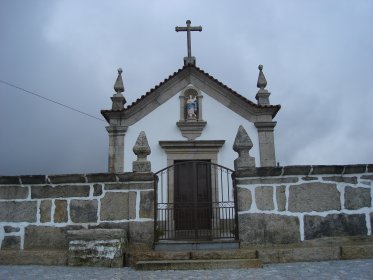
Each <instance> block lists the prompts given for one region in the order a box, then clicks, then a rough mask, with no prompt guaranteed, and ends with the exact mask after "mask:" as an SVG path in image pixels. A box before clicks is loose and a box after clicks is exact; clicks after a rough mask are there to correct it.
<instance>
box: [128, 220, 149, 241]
mask: <svg viewBox="0 0 373 280" xmlns="http://www.w3.org/2000/svg"><path fill="white" fill-rule="evenodd" d="M128 240H129V242H130V243H144V244H146V245H148V246H149V247H151V246H152V245H153V241H154V222H152V221H149V222H129V235H128Z"/></svg>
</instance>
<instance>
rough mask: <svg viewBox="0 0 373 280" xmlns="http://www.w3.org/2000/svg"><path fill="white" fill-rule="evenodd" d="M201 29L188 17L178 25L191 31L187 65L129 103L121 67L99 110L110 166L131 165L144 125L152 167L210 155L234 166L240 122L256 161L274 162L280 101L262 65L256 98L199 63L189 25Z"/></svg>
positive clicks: (262, 163)
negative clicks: (108, 104)
mask: <svg viewBox="0 0 373 280" xmlns="http://www.w3.org/2000/svg"><path fill="white" fill-rule="evenodd" d="M183 28H184V29H183ZM193 28H194V29H193ZM201 30H202V27H191V26H190V21H187V27H182V28H181V27H177V28H176V31H187V33H188V56H187V57H185V58H184V66H183V67H182V68H181V69H179V70H178V71H177V72H175V73H174V74H173V75H171V76H169V77H168V78H167V79H165V80H164V81H162V82H161V83H160V84H158V85H157V86H155V87H154V88H153V89H151V90H150V91H149V92H147V93H146V94H144V95H143V96H142V97H141V98H139V99H138V100H136V101H135V102H134V103H132V104H130V105H128V106H125V97H124V96H123V92H124V85H123V80H122V70H121V69H118V77H117V80H116V82H115V85H114V90H115V92H116V93H115V94H114V95H113V96H112V97H111V99H112V108H111V110H102V111H101V113H102V115H103V116H104V117H105V119H106V120H107V122H108V123H109V126H108V127H107V131H108V133H109V168H108V169H109V170H108V171H109V172H129V171H132V162H133V161H135V160H136V155H135V154H134V152H133V150H132V149H133V147H134V145H135V142H136V139H137V137H138V136H139V134H140V132H141V131H144V132H145V134H146V137H147V140H148V143H149V146H150V150H151V153H150V155H149V156H148V158H147V159H148V160H149V161H150V162H151V170H152V171H153V172H156V171H158V170H160V169H162V168H165V167H167V166H170V165H173V164H174V163H175V162H176V161H182V160H206V161H210V162H211V163H214V164H219V165H222V166H225V167H228V168H230V169H233V162H234V159H235V158H236V157H237V154H236V153H235V152H234V151H233V149H232V147H233V144H234V141H235V136H236V133H237V129H238V127H239V126H240V125H242V126H243V127H244V129H245V130H246V132H247V134H248V135H249V137H250V138H251V141H252V143H253V148H252V149H251V150H250V154H251V156H253V157H254V158H255V160H256V166H275V165H276V156H275V141H274V128H275V126H276V122H275V121H274V117H275V116H276V114H277V112H278V111H279V110H280V105H271V104H270V102H269V95H270V92H268V91H267V90H266V89H265V87H266V84H267V82H266V79H265V77H264V74H263V72H262V69H263V66H261V65H259V77H258V83H257V86H258V88H259V90H258V92H257V94H256V96H255V98H256V100H257V102H255V103H254V102H252V101H250V100H248V99H247V98H245V97H244V96H243V95H241V94H239V93H237V92H235V91H234V90H232V89H231V88H229V87H228V86H226V85H224V84H223V83H221V82H220V81H218V80H217V79H215V78H214V77H212V76H211V75H209V74H208V73H206V72H204V71H203V70H201V69H200V68H198V67H197V66H196V62H195V58H194V57H192V56H191V51H190V31H201Z"/></svg>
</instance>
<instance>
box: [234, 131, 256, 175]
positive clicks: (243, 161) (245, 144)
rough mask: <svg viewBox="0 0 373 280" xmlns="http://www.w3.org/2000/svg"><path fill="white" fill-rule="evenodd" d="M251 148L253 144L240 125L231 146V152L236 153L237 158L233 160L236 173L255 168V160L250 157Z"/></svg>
mask: <svg viewBox="0 0 373 280" xmlns="http://www.w3.org/2000/svg"><path fill="white" fill-rule="evenodd" d="M252 147H253V142H252V141H251V139H250V137H249V135H248V134H247V132H246V130H245V129H244V127H243V126H242V125H240V126H239V128H238V131H237V134H236V138H235V139H234V144H233V150H234V151H235V152H236V153H238V158H236V159H235V160H234V170H236V171H238V170H243V169H247V168H253V167H255V158H254V157H252V156H250V150H251V149H252Z"/></svg>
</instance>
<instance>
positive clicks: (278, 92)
mask: <svg viewBox="0 0 373 280" xmlns="http://www.w3.org/2000/svg"><path fill="white" fill-rule="evenodd" d="M187 19H190V20H191V21H192V25H202V27H203V31H202V32H201V33H199V32H194V33H193V34H192V54H193V55H194V56H196V58H197V66H198V67H200V68H201V69H203V70H204V71H205V72H207V73H209V74H210V75H212V76H214V77H215V78H217V79H219V80H220V81H221V82H223V83H224V84H226V85H228V86H229V87H231V88H232V89H234V90H235V91H237V92H239V93H240V94H242V95H244V96H245V97H247V98H249V99H250V100H253V101H255V94H256V92H257V88H256V81H257V77H258V69H257V67H258V64H263V65H264V73H265V76H266V78H267V81H268V86H267V89H268V90H269V91H270V92H271V96H270V102H271V104H281V106H282V108H281V110H280V112H279V113H278V115H277V116H276V118H275V120H276V121H277V122H278V124H277V126H276V128H275V141H276V155H277V160H278V161H279V162H280V164H281V165H295V164H357V163H373V144H372V140H373V126H372V123H373V113H372V111H373V110H372V108H373V1H370V0H366V1H364V0H358V1H348V0H346V1H343V0H334V1H332V0H319V1H315V0H312V1H300V0H294V1H290V0H289V1H277V0H273V1H217V0H214V1H200V0H199V1H193V0H189V1H171V0H169V1H166V0H164V1H145V0H143V1H122V0H118V1H112V0H108V1H88V0H87V1H81V0H79V1H77V0H71V1H68V0H65V1H62V0H61V1H57V0H56V1H47V0H34V1H28V0H23V1H21V0H1V1H0V80H3V81H6V82H10V83H13V84H16V85H18V86H20V87H23V88H25V89H27V90H29V91H33V92H36V93H38V94H41V95H43V96H45V97H48V98H50V99H53V100H56V101H58V102H61V103H63V104H66V105H69V106H72V107H75V108H77V109H79V110H82V111H84V112H87V113H89V114H91V115H94V116H97V117H99V118H101V115H100V110H101V109H110V107H111V101H110V96H112V94H113V93H114V92H113V84H114V81H115V79H116V69H117V68H118V67H122V68H123V70H124V72H123V74H124V83H125V89H126V90H125V97H126V99H127V101H128V103H127V105H128V104H130V103H131V102H132V101H134V100H136V99H137V98H138V97H140V96H141V95H142V94H144V93H146V92H147V91H148V90H150V89H151V88H153V87H154V86H155V85H157V84H158V83H160V82H161V81H163V80H164V79H165V78H167V77H168V76H169V75H171V74H172V73H173V72H175V71H177V70H178V69H179V68H181V67H182V66H183V57H184V56H185V55H186V36H185V34H184V33H176V32H175V26H177V25H178V26H184V25H185V21H186V20H187ZM0 101H1V102H0V175H18V174H62V173H83V172H87V173H88V172H105V171H106V170H107V153H108V136H107V132H106V130H105V126H106V124H105V123H104V122H101V121H99V120H96V119H92V118H89V117H86V116H84V115H81V114H78V113H76V112H73V111H69V110H67V109H65V108H63V107H61V106H57V105H55V104H52V103H49V102H46V101H44V100H41V99H39V98H36V97H34V96H32V95H30V94H26V93H24V92H22V91H20V90H17V89H14V88H11V87H9V86H7V85H4V84H1V83H0Z"/></svg>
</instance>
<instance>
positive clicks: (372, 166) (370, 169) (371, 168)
mask: <svg viewBox="0 0 373 280" xmlns="http://www.w3.org/2000/svg"><path fill="white" fill-rule="evenodd" d="M367 168H368V172H373V164H368V166H367Z"/></svg>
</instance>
